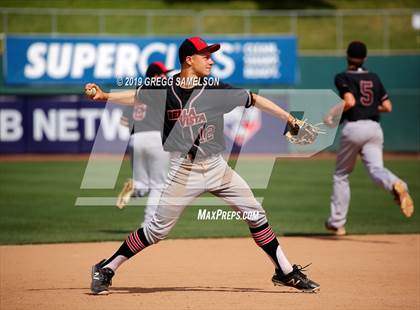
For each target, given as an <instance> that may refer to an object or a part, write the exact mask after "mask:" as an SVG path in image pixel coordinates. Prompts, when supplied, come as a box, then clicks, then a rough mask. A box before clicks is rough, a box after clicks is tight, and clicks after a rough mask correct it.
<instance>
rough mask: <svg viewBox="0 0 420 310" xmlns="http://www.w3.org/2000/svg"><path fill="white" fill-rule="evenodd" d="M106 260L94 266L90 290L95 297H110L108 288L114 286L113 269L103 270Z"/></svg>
mask: <svg viewBox="0 0 420 310" xmlns="http://www.w3.org/2000/svg"><path fill="white" fill-rule="evenodd" d="M104 262H105V259H103V260H101V261H100V262H99V263H97V264H96V265H93V266H92V283H91V285H90V290H91V291H92V293H93V294H95V295H108V294H109V290H108V288H109V287H110V285H111V284H112V277H113V276H114V271H113V270H112V269H111V268H102V264H103V263H104Z"/></svg>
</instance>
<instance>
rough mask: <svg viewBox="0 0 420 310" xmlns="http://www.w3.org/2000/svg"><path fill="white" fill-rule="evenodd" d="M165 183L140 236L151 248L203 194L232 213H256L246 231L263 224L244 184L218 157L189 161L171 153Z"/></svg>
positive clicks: (262, 214) (261, 214)
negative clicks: (209, 196) (151, 215)
mask: <svg viewBox="0 0 420 310" xmlns="http://www.w3.org/2000/svg"><path fill="white" fill-rule="evenodd" d="M166 182H167V183H166V188H165V189H164V190H163V192H162V195H161V198H160V201H159V206H158V208H157V210H156V212H155V214H154V216H153V218H152V220H151V221H150V222H149V223H148V224H147V225H145V226H144V234H145V236H146V238H147V240H148V241H149V242H150V243H151V244H152V243H157V242H158V241H160V240H163V239H165V238H166V236H167V235H168V234H169V232H170V230H171V229H172V228H173V227H174V226H175V224H176V222H177V221H178V219H179V217H180V216H181V214H182V212H183V211H184V209H185V207H186V206H188V205H189V204H190V203H191V202H193V200H194V199H195V198H197V197H198V196H200V195H201V194H203V193H205V192H210V193H212V194H214V195H215V196H217V197H220V198H221V199H222V200H224V201H225V202H226V203H227V204H229V205H230V206H231V207H232V208H233V209H234V210H235V211H239V212H241V213H242V212H245V211H246V212H255V211H258V216H257V217H256V218H255V219H252V220H247V222H248V225H249V226H250V227H259V226H261V225H263V224H265V223H266V222H267V218H266V214H265V211H264V209H263V208H262V206H261V204H260V203H259V202H258V201H257V200H256V199H255V197H254V195H253V193H252V191H251V189H250V188H249V186H248V184H247V183H246V182H245V181H244V180H243V179H242V178H241V177H240V176H239V175H238V174H237V173H236V172H235V171H234V170H233V169H231V168H230V167H229V166H228V164H227V162H226V161H225V160H224V159H223V157H222V156H221V155H220V154H219V155H214V156H211V157H207V158H205V159H195V160H194V161H192V160H191V159H189V158H185V156H183V155H181V154H179V153H176V152H174V153H171V159H170V165H169V174H168V178H167V181H166Z"/></svg>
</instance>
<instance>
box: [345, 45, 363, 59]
mask: <svg viewBox="0 0 420 310" xmlns="http://www.w3.org/2000/svg"><path fill="white" fill-rule="evenodd" d="M347 56H348V57H351V58H358V59H363V58H366V56H367V47H366V44H365V43H363V42H360V41H353V42H350V44H349V46H348V47H347Z"/></svg>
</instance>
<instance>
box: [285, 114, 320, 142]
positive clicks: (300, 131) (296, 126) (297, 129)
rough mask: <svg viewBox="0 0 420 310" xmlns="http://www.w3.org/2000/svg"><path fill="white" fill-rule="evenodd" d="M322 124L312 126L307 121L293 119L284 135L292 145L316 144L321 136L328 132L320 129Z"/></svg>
mask: <svg viewBox="0 0 420 310" xmlns="http://www.w3.org/2000/svg"><path fill="white" fill-rule="evenodd" d="M319 125H320V124H315V125H312V124H311V123H308V122H307V121H306V120H300V119H296V118H293V119H292V120H289V122H288V123H287V126H286V128H285V132H284V135H285V136H286V138H287V140H289V142H290V143H292V144H299V145H307V144H312V143H314V142H315V140H316V138H317V137H318V135H319V134H325V133H326V132H325V131H324V130H322V129H321V128H319Z"/></svg>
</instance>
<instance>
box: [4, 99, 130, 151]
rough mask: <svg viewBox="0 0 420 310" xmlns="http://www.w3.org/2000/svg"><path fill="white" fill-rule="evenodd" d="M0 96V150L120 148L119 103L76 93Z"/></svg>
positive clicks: (123, 138) (123, 136)
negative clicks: (100, 101)
mask: <svg viewBox="0 0 420 310" xmlns="http://www.w3.org/2000/svg"><path fill="white" fill-rule="evenodd" d="M25 99H27V100H22V97H14V96H3V97H0V154H6V153H8V154H17V153H89V152H90V151H91V149H92V147H93V145H94V144H95V146H96V150H97V151H99V152H103V153H116V152H120V149H121V147H123V148H124V147H125V146H126V145H127V144H128V139H129V136H130V133H129V130H128V128H126V127H124V126H122V125H121V124H120V119H121V115H122V110H121V107H118V106H116V105H112V104H107V105H106V108H105V109H104V107H105V104H103V103H94V104H92V102H88V101H87V100H85V99H81V98H80V97H79V96H45V97H44V96H39V97H37V96H33V97H25Z"/></svg>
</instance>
